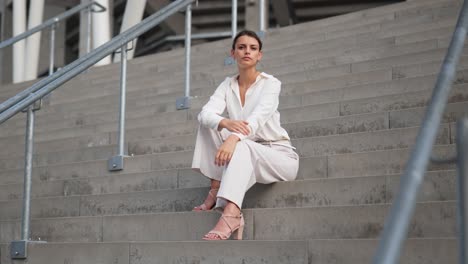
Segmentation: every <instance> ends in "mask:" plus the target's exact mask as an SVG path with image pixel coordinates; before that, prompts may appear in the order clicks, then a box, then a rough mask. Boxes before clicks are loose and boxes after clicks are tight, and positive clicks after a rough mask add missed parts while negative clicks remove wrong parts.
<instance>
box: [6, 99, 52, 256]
mask: <svg viewBox="0 0 468 264" xmlns="http://www.w3.org/2000/svg"><path fill="white" fill-rule="evenodd" d="M36 110H37V109H35V108H34V106H33V105H30V106H28V108H27V110H26V113H27V117H26V135H25V142H24V145H25V157H24V183H23V212H22V219H21V240H18V241H13V242H12V243H11V257H12V258H13V259H25V258H27V247H28V243H34V242H45V241H31V238H30V234H31V231H30V224H31V182H32V166H33V148H34V120H35V118H34V112H35V111H36Z"/></svg>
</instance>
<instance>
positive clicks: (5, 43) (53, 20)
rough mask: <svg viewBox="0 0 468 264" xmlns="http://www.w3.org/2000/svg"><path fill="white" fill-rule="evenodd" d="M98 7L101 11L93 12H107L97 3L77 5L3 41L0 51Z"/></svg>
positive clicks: (0, 43) (0, 44)
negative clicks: (86, 9) (83, 11)
mask: <svg viewBox="0 0 468 264" xmlns="http://www.w3.org/2000/svg"><path fill="white" fill-rule="evenodd" d="M93 5H95V6H97V7H99V8H100V9H99V10H93V11H94V12H103V11H106V8H105V7H103V6H102V5H100V4H99V3H97V2H90V3H84V4H80V5H77V6H75V7H73V8H71V9H70V10H67V11H65V12H63V13H62V14H60V15H58V16H56V17H53V18H51V19H49V20H47V21H45V22H44V23H42V24H40V25H39V26H36V27H34V28H32V29H30V30H28V31H25V32H23V33H21V34H19V35H16V36H15V37H12V38H10V39H7V40H5V41H2V42H0V49H3V48H5V47H8V46H10V45H13V44H14V43H16V42H18V41H20V40H22V39H25V38H27V37H29V36H31V35H32V34H34V33H36V32H39V31H41V30H43V29H45V28H48V27H51V26H52V25H54V24H56V23H57V22H59V21H62V20H65V19H67V18H69V17H70V16H72V15H74V14H76V13H78V12H80V11H81V10H83V9H85V8H88V7H91V6H93Z"/></svg>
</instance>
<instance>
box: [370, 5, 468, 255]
mask: <svg viewBox="0 0 468 264" xmlns="http://www.w3.org/2000/svg"><path fill="white" fill-rule="evenodd" d="M467 28H468V2H467V1H464V3H463V7H462V10H461V13H460V15H459V18H458V22H457V26H456V28H455V33H454V34H453V37H452V40H451V42H450V46H449V49H448V52H447V55H446V57H445V59H444V62H443V64H442V67H441V71H440V73H439V76H438V78H437V82H436V85H435V88H434V90H433V92H432V97H431V100H430V102H429V104H428V107H427V110H426V113H425V116H424V119H423V121H422V125H421V128H420V129H419V133H418V136H417V139H416V144H415V146H414V148H413V150H412V152H411V156H410V159H409V161H408V164H407V165H406V168H405V171H404V173H403V175H402V177H401V180H400V185H399V189H398V190H399V191H398V194H397V196H396V198H395V201H394V202H393V204H392V206H391V209H390V214H389V217H388V219H387V221H386V223H385V226H384V230H383V234H382V238H381V240H380V242H379V245H378V248H377V252H376V254H375V256H374V259H373V261H372V263H373V264H396V263H398V262H399V258H400V254H401V249H402V244H403V242H404V240H405V238H406V235H407V231H408V227H409V223H410V220H411V217H412V215H413V212H414V209H415V207H416V201H417V195H418V190H419V188H420V186H421V184H422V181H423V179H424V173H425V171H426V168H427V165H428V163H429V160H430V155H431V152H432V148H433V145H434V142H435V139H436V136H437V131H438V128H439V124H440V123H441V120H442V115H443V112H444V109H445V106H446V103H447V100H448V97H449V93H450V90H451V88H452V87H451V85H452V81H453V79H454V77H455V70H456V66H457V63H458V61H459V60H460V55H461V54H462V51H463V46H464V43H465V38H466V34H467Z"/></svg>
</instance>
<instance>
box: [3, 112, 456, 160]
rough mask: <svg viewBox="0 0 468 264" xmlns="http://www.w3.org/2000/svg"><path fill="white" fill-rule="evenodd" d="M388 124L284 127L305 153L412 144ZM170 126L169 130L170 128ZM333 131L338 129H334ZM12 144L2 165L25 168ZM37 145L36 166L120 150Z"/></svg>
mask: <svg viewBox="0 0 468 264" xmlns="http://www.w3.org/2000/svg"><path fill="white" fill-rule="evenodd" d="M456 111H460V109H455V113H454V114H451V113H452V112H450V110H449V111H448V112H447V114H448V115H457V114H458V112H456ZM462 113H463V112H462ZM460 114H461V113H460ZM393 118H394V120H398V118H399V116H398V115H394V117H393ZM404 118H405V117H404ZM348 120H349V121H348ZM388 124H389V118H388V113H378V114H371V115H364V116H362V117H361V116H357V117H354V116H349V117H338V118H333V119H324V120H317V121H308V122H301V123H299V124H297V123H289V126H285V128H286V129H287V131H288V133H289V134H290V135H291V137H292V139H293V141H292V143H293V145H295V146H298V153H299V154H301V155H303V156H316V155H319V156H322V155H325V154H337V153H342V152H345V151H347V152H356V151H358V152H359V151H372V150H378V149H390V148H393V147H395V146H397V147H403V146H409V145H410V144H412V142H413V141H414V138H415V137H416V134H417V131H418V128H417V127H416V128H404V129H402V128H398V129H394V130H388ZM195 128H196V125H193V126H192V131H193V130H195ZM368 128H369V129H368ZM337 129H339V131H337ZM167 130H169V131H170V129H167ZM314 131H316V134H313V132H314ZM327 131H332V132H327ZM334 131H336V132H338V133H333V132H334ZM377 131H378V132H377ZM324 134H325V135H324ZM450 135H451V131H450V127H449V126H448V125H442V126H441V132H440V135H439V137H438V140H437V142H438V143H439V144H450V143H451V142H450V138H451V136H450ZM195 137H196V135H195V133H191V134H184V135H181V136H171V137H164V138H157V139H143V140H136V139H132V138H129V137H127V142H128V143H127V146H128V147H126V149H128V154H129V155H144V154H153V153H161V152H171V151H185V150H193V148H194V144H195ZM311 137H312V138H311ZM315 137H319V138H315ZM380 137H384V138H386V140H387V141H384V142H385V143H384V142H382V141H381V139H380ZM328 140H331V141H330V142H333V143H332V144H333V145H328V143H327V141H328ZM58 142H61V141H58ZM350 142H352V143H350ZM395 142H398V143H395ZM52 145H53V144H52ZM12 147H13V149H9V150H8V152H3V153H2V154H1V155H0V168H2V169H19V168H23V165H24V164H23V161H24V156H23V154H24V152H23V151H24V150H23V149H21V148H19V147H18V146H12ZM38 147H39V148H38V149H37V150H36V151H35V153H36V155H34V156H33V165H34V166H47V165H53V164H61V163H70V162H79V161H87V160H95V159H106V158H109V157H111V156H112V155H114V154H116V153H117V145H116V144H111V145H102V146H96V147H86V146H81V147H80V148H78V149H69V148H67V149H64V150H60V149H52V148H50V145H48V144H47V143H44V144H41V145H39V146H38ZM313 149H314V151H313V153H312V152H311V151H312V150H313Z"/></svg>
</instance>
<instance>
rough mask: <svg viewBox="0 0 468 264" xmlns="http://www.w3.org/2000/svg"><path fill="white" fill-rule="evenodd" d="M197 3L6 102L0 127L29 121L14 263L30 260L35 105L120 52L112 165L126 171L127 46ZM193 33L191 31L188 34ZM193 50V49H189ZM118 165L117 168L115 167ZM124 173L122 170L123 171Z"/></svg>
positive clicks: (165, 13) (188, 0)
mask: <svg viewBox="0 0 468 264" xmlns="http://www.w3.org/2000/svg"><path fill="white" fill-rule="evenodd" d="M194 1H195V0H177V1H174V2H173V3H171V4H169V5H167V6H166V7H164V8H162V9H161V10H159V11H158V12H156V13H155V14H153V15H152V16H150V17H148V18H146V19H145V20H143V21H142V22H140V23H139V24H137V25H135V26H133V27H131V28H129V29H128V30H127V31H125V32H123V33H121V34H120V35H118V36H117V37H115V38H113V39H112V40H111V41H109V42H107V43H105V44H103V45H101V46H100V47H98V48H97V49H95V50H94V51H92V52H90V53H88V54H86V55H85V56H83V57H81V58H79V59H78V60H76V61H74V62H72V63H70V64H68V65H67V66H65V67H64V68H63V69H62V70H60V71H58V72H56V73H53V74H52V75H50V76H49V77H47V78H45V79H43V80H41V81H39V82H37V83H36V84H34V85H33V86H31V87H29V88H28V89H26V90H24V91H22V92H21V93H19V94H17V95H15V96H14V97H12V98H10V99H9V100H7V101H6V102H4V103H2V104H0V109H1V113H0V124H1V123H3V122H5V121H6V120H8V119H9V118H11V117H12V116H14V115H15V114H17V113H18V112H20V111H21V110H22V109H25V108H28V120H27V123H28V125H27V133H26V138H27V140H26V141H27V143H26V161H25V185H24V191H25V194H24V207H23V217H22V219H23V220H22V236H21V238H22V240H21V241H13V242H12V243H11V247H10V249H11V256H12V258H14V259H24V258H26V257H27V250H26V248H27V245H28V243H31V242H32V241H29V233H30V232H29V224H30V202H31V197H30V196H31V175H32V150H33V145H32V144H33V129H34V110H35V109H33V106H32V105H33V104H34V102H36V101H38V100H40V99H41V98H43V97H44V96H46V95H47V94H49V93H50V92H52V91H53V90H55V89H56V88H58V87H59V86H60V85H62V84H64V83H65V82H67V81H69V80H70V79H72V78H73V77H75V76H77V75H78V74H80V73H81V72H83V71H85V70H87V69H88V68H89V67H91V66H92V65H94V64H95V63H97V62H98V61H100V60H101V59H103V58H105V57H106V56H108V55H110V54H111V53H113V52H114V51H115V50H116V49H118V48H120V49H121V53H122V54H121V56H122V59H121V63H122V64H121V87H120V88H121V98H120V122H119V153H118V154H119V155H118V156H116V157H113V158H111V159H110V160H109V165H110V167H112V168H116V167H117V169H119V168H120V167H122V168H123V155H124V135H125V105H126V103H125V101H126V92H125V91H126V66H127V63H126V62H127V58H126V51H127V43H129V42H131V41H132V40H133V39H135V38H137V37H138V36H140V35H141V34H143V33H145V32H147V31H148V30H150V29H151V28H153V27H154V26H156V25H158V24H159V23H161V22H162V21H164V20H165V19H166V18H167V17H169V16H170V15H172V14H174V13H176V12H178V11H179V10H180V9H182V8H184V7H188V8H187V10H190V5H191V4H192V3H193V2H194ZM188 33H190V31H188ZM189 47H190V46H189ZM115 163H118V165H117V166H114V165H115ZM120 169H121V168H120Z"/></svg>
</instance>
